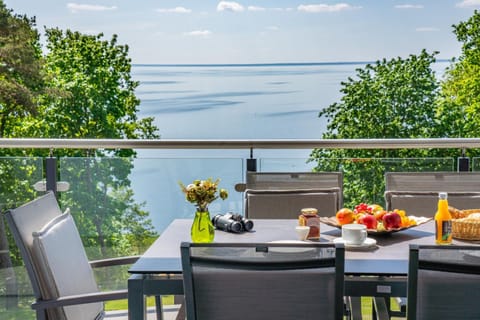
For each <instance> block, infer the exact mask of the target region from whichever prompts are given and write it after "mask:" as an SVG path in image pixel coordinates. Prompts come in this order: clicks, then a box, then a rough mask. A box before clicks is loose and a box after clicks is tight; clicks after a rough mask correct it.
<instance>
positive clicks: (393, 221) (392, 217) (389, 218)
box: [382, 211, 402, 230]
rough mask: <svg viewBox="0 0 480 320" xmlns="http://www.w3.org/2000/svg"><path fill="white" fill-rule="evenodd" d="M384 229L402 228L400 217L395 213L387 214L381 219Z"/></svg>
mask: <svg viewBox="0 0 480 320" xmlns="http://www.w3.org/2000/svg"><path fill="white" fill-rule="evenodd" d="M382 221H383V226H384V227H385V229H387V230H390V229H398V228H400V227H401V226H402V217H400V215H399V214H398V213H396V212H393V211H392V212H388V213H386V214H385V215H384V216H383V217H382Z"/></svg>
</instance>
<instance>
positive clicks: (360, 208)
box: [353, 202, 371, 214]
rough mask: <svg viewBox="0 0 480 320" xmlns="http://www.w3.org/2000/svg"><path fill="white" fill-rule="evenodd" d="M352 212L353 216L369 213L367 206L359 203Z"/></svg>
mask: <svg viewBox="0 0 480 320" xmlns="http://www.w3.org/2000/svg"><path fill="white" fill-rule="evenodd" d="M353 212H354V213H355V214H360V213H371V211H370V210H369V209H368V204H366V203H363V202H362V203H360V204H357V205H356V206H355V208H354V209H353Z"/></svg>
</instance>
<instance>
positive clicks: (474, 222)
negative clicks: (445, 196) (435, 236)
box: [450, 208, 480, 240]
mask: <svg viewBox="0 0 480 320" xmlns="http://www.w3.org/2000/svg"><path fill="white" fill-rule="evenodd" d="M450 209H454V211H452V210H450V214H452V218H454V219H452V236H453V238H456V239H462V240H480V220H479V219H468V218H467V217H468V216H469V215H470V214H472V213H480V209H468V210H458V209H455V208H450Z"/></svg>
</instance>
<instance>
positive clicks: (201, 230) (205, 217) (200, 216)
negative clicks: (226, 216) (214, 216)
mask: <svg viewBox="0 0 480 320" xmlns="http://www.w3.org/2000/svg"><path fill="white" fill-rule="evenodd" d="M190 234H191V237H192V242H195V243H208V242H213V238H214V237H215V228H214V227H213V224H212V220H210V212H208V210H207V211H197V212H195V218H194V219H193V223H192V229H191V230H190Z"/></svg>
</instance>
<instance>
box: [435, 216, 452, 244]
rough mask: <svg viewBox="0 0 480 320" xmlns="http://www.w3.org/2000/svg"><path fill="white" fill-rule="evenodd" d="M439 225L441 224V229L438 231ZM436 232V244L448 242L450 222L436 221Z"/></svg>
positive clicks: (450, 229)
mask: <svg viewBox="0 0 480 320" xmlns="http://www.w3.org/2000/svg"><path fill="white" fill-rule="evenodd" d="M439 224H441V228H440V230H439ZM435 227H436V230H435V235H436V237H435V238H436V239H437V242H438V241H440V242H450V241H451V239H452V221H451V220H445V221H438V222H437V223H436V224H435Z"/></svg>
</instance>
